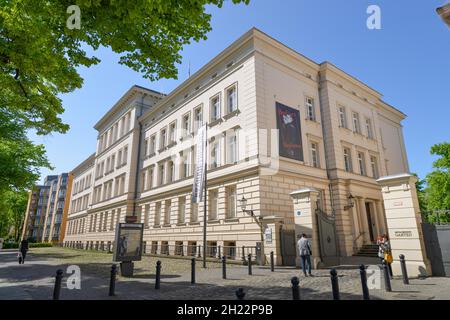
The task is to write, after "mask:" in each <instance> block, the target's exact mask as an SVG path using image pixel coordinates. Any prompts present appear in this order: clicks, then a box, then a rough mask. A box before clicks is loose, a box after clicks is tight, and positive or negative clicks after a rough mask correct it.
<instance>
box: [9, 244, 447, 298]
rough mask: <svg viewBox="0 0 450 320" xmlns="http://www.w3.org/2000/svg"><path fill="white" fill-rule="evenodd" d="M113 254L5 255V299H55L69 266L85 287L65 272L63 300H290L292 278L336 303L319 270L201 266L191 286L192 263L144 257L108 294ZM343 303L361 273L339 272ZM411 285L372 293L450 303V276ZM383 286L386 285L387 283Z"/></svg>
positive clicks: (310, 294)
mask: <svg viewBox="0 0 450 320" xmlns="http://www.w3.org/2000/svg"><path fill="white" fill-rule="evenodd" d="M111 259H112V256H111V255H109V254H105V253H97V252H85V251H80V250H72V249H61V248H46V249H32V250H31V251H30V252H29V255H28V256H27V261H26V263H25V264H24V265H19V264H18V263H17V257H16V253H15V252H0V300H1V299H20V300H22V299H40V300H42V299H51V297H52V293H53V285H54V276H55V272H56V270H57V269H59V268H61V269H63V270H64V271H65V270H66V269H67V266H68V265H78V266H79V267H80V269H81V289H80V290H69V289H67V286H66V281H64V280H65V279H67V277H68V276H69V274H65V277H64V280H63V286H62V290H61V299H74V300H80V299H82V300H96V299H114V300H120V299H137V300H142V299H152V300H153V299H176V300H183V299H194V300H197V299H198V300H203V299H218V300H221V299H230V300H234V299H236V297H235V294H234V292H235V290H236V289H237V288H243V289H244V291H245V292H246V299H249V300H252V299H270V300H280V299H281V300H285V299H287V300H289V299H291V298H292V291H291V288H290V286H291V283H290V279H291V278H292V277H293V276H298V277H299V278H300V287H301V298H302V299H304V300H313V299H314V300H316V299H326V300H328V299H332V296H331V284H330V276H329V270H314V271H313V273H314V277H307V278H305V277H304V276H303V275H301V273H300V270H298V269H293V268H277V269H276V270H275V272H270V269H269V268H267V267H259V266H253V275H251V276H250V275H248V274H247V270H248V269H247V267H246V266H240V265H228V266H227V279H226V280H224V279H222V271H221V265H220V264H219V263H208V268H207V269H202V268H201V263H200V262H198V263H197V275H196V278H197V279H196V280H197V284H195V285H191V283H190V260H181V259H170V258H155V257H144V258H143V261H141V262H136V264H135V271H136V276H135V277H134V278H132V279H129V278H122V277H120V276H119V277H118V280H117V283H116V296H115V297H109V296H108V286H109V274H110V268H111ZM158 259H159V260H161V261H162V277H161V289H160V290H155V289H154V283H155V280H154V279H155V271H154V266H155V263H156V260H158ZM338 274H339V287H340V291H341V299H346V300H348V299H353V300H361V299H362V293H361V292H362V291H361V282H360V276H359V270H358V269H354V268H352V269H344V270H338ZM410 282H411V284H410V285H408V286H405V285H403V283H402V281H401V280H397V279H396V280H393V281H392V289H393V292H390V293H387V292H385V291H384V289H378V290H371V291H370V294H371V298H372V299H394V300H395V299H408V300H410V299H414V300H417V299H421V300H426V299H450V278H427V279H424V280H419V279H412V280H411V281H410ZM381 284H382V286H383V284H384V282H383V279H381Z"/></svg>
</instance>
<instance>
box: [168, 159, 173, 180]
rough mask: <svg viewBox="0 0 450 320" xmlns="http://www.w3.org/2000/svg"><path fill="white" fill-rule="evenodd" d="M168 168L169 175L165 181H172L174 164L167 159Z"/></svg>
mask: <svg viewBox="0 0 450 320" xmlns="http://www.w3.org/2000/svg"><path fill="white" fill-rule="evenodd" d="M168 169H169V171H168V174H169V176H168V177H167V181H168V182H174V181H175V164H174V163H173V161H169V167H168Z"/></svg>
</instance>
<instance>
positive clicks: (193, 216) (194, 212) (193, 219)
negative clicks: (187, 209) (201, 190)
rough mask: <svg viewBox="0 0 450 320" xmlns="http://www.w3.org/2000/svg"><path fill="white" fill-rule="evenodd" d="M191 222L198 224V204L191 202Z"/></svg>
mask: <svg viewBox="0 0 450 320" xmlns="http://www.w3.org/2000/svg"><path fill="white" fill-rule="evenodd" d="M191 222H198V203H193V202H191Z"/></svg>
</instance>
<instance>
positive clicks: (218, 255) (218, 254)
mask: <svg viewBox="0 0 450 320" xmlns="http://www.w3.org/2000/svg"><path fill="white" fill-rule="evenodd" d="M218 250H219V252H218V253H217V257H218V258H219V259H220V257H221V255H220V246H219V247H218ZM224 254H225V249H224Z"/></svg>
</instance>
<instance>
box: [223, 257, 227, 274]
mask: <svg viewBox="0 0 450 320" xmlns="http://www.w3.org/2000/svg"><path fill="white" fill-rule="evenodd" d="M226 278H227V258H226V257H225V256H223V257H222V279H226Z"/></svg>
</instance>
